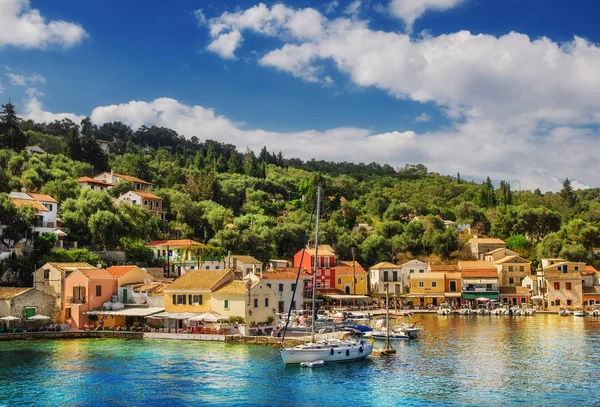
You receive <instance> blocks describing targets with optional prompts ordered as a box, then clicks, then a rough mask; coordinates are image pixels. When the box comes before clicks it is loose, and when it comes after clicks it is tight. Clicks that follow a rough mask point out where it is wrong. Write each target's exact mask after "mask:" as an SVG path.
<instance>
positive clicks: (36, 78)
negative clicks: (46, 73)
mask: <svg viewBox="0 0 600 407" xmlns="http://www.w3.org/2000/svg"><path fill="white" fill-rule="evenodd" d="M6 76H8V79H10V83H12V84H13V85H14V86H27V85H35V84H38V83H46V78H44V77H43V76H42V75H40V74H38V73H34V74H33V75H30V76H25V75H18V74H15V73H13V72H12V70H11V71H9V72H8V73H7V74H6Z"/></svg>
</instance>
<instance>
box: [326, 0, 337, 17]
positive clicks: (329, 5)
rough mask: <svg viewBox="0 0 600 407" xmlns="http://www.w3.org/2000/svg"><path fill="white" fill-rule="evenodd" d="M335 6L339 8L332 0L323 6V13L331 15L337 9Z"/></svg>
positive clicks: (335, 1)
mask: <svg viewBox="0 0 600 407" xmlns="http://www.w3.org/2000/svg"><path fill="white" fill-rule="evenodd" d="M337 6H339V3H338V1H337V0H333V1H331V2H329V3H327V4H325V12H326V13H327V14H330V13H333V12H334V11H335V9H336V8H337Z"/></svg>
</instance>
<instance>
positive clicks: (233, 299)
mask: <svg viewBox="0 0 600 407" xmlns="http://www.w3.org/2000/svg"><path fill="white" fill-rule="evenodd" d="M211 297H212V298H211V310H212V311H214V312H216V313H218V314H220V315H222V316H224V317H233V316H240V317H243V318H244V322H245V323H246V324H247V325H250V326H253V325H259V324H262V323H271V322H273V321H275V322H276V321H277V318H276V312H277V310H276V309H275V306H276V301H277V298H278V296H277V294H276V293H275V291H274V290H273V289H272V288H270V287H269V286H268V285H267V284H266V282H265V281H264V280H261V279H260V278H258V277H257V276H256V275H253V274H250V275H249V276H248V277H247V278H245V279H244V280H233V281H229V282H228V283H226V284H225V285H223V286H221V287H220V288H218V289H216V290H215V291H213V292H212V295H211Z"/></svg>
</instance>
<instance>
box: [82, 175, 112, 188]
mask: <svg viewBox="0 0 600 407" xmlns="http://www.w3.org/2000/svg"><path fill="white" fill-rule="evenodd" d="M75 182H87V183H88V184H98V185H105V186H108V187H112V186H114V184H111V183H109V182H104V181H100V180H97V179H94V178H90V177H79V178H77V179H76V180H75Z"/></svg>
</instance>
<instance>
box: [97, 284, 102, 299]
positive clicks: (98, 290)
mask: <svg viewBox="0 0 600 407" xmlns="http://www.w3.org/2000/svg"><path fill="white" fill-rule="evenodd" d="M101 295H102V286H101V285H97V286H96V297H100V296H101Z"/></svg>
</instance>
